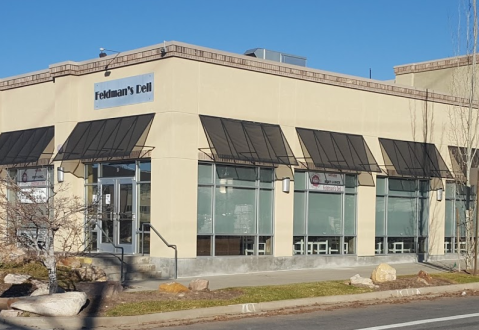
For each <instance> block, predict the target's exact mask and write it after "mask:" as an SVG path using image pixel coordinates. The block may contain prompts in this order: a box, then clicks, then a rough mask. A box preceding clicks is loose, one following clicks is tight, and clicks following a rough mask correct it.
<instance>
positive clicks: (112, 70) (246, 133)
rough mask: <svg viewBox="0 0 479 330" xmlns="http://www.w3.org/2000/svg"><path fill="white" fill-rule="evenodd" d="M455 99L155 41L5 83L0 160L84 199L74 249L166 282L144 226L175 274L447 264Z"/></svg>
mask: <svg viewBox="0 0 479 330" xmlns="http://www.w3.org/2000/svg"><path fill="white" fill-rule="evenodd" d="M465 104H466V100H464V99H462V98H460V97H454V96H451V95H449V94H447V93H445V92H431V91H429V90H425V89H419V88H415V87H408V86H403V85H399V84H394V83H386V82H380V81H375V80H368V79H363V78H358V77H352V76H345V75H340V74H336V73H331V72H325V71H321V70H316V69H311V68H307V67H302V66H296V65H290V64H286V63H279V62H273V61H268V60H263V59H259V58H252V57H250V56H244V55H238V54H232V53H226V52H222V51H217V50H213V49H207V48H203V47H198V46H194V45H189V44H184V43H180V42H167V43H164V44H160V45H155V46H151V47H147V48H143V49H137V50H133V51H129V52H124V53H120V54H117V55H113V56H106V57H100V58H97V59H93V60H89V61H84V62H64V63H58V64H52V65H51V66H50V67H49V68H48V69H47V70H43V71H39V72H34V73H30V74H25V75H22V76H17V77H10V78H5V79H2V80H0V114H1V116H0V131H1V135H0V141H2V139H3V141H4V143H3V145H1V146H0V165H2V166H3V168H4V170H5V171H7V172H8V171H10V172H12V173H13V172H14V173H15V174H14V175H16V177H17V179H18V180H19V181H22V180H23V174H24V173H25V174H26V179H25V182H34V181H35V179H33V175H32V173H33V172H32V171H35V170H37V169H40V171H44V172H45V173H48V178H49V180H50V182H51V183H52V184H54V185H56V184H58V181H59V180H58V179H60V181H64V183H63V184H65V183H66V184H68V185H69V193H71V194H75V195H78V196H84V198H85V202H86V203H89V204H95V205H97V207H98V212H96V214H93V215H92V214H87V215H85V219H83V220H82V221H84V224H85V239H86V241H85V246H84V247H83V248H86V249H88V250H91V251H92V252H118V250H117V249H115V248H114V247H113V245H112V244H111V242H113V243H114V244H115V245H116V246H121V247H123V249H124V251H125V252H126V253H129V254H141V253H142V252H146V253H149V255H150V257H151V259H152V260H153V261H154V262H155V263H156V264H157V266H158V267H159V268H160V269H161V270H162V271H163V274H164V275H165V276H171V274H172V272H173V271H174V270H173V269H174V266H173V262H174V258H173V256H174V252H173V251H172V249H170V248H168V247H167V246H166V245H165V244H164V242H163V241H162V240H161V239H160V238H159V237H158V235H156V234H155V232H154V231H153V230H150V225H151V226H152V227H153V228H154V229H155V230H156V231H157V232H158V233H160V234H161V236H162V237H163V238H164V239H165V240H166V241H167V242H168V243H170V244H174V245H176V246H177V249H178V262H179V263H178V275H179V276H195V275H206V274H227V273H242V272H251V271H266V270H277V269H299V268H315V267H325V266H331V265H357V264H372V263H378V262H380V261H389V262H393V261H411V260H417V259H418V258H419V259H420V260H424V259H425V258H447V257H448V254H450V253H453V252H456V249H457V247H459V244H457V243H458V242H459V241H460V240H461V237H460V236H457V235H456V233H457V230H456V226H458V225H457V222H455V220H453V219H452V218H450V217H449V218H447V215H446V213H447V212H450V214H454V211H451V207H453V208H454V207H459V206H456V204H457V205H461V200H460V198H458V201H456V198H455V196H456V195H455V194H452V195H451V194H450V189H446V186H447V183H449V186H451V182H454V180H455V175H454V170H453V167H452V165H453V164H452V160H451V155H450V151H449V150H450V147H457V146H458V145H457V143H456V142H455V141H454V140H453V139H451V134H449V133H448V132H449V130H450V129H451V128H450V125H449V124H450V115H451V111H453V110H452V109H454V108H457V107H460V106H464V105H465ZM29 175H30V176H29ZM42 181H45V180H42ZM30 186H35V185H34V184H31V185H30ZM449 186H448V187H449ZM452 186H454V185H453V184H452ZM454 187H455V186H454ZM444 189H446V195H447V197H446V196H445V197H442V191H443V190H444ZM451 189H453V188H451ZM451 196H452V197H451ZM446 205H449V206H448V207H446ZM143 223H145V224H147V225H142V224H143Z"/></svg>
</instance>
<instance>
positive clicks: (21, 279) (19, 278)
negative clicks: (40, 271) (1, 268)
mask: <svg viewBox="0 0 479 330" xmlns="http://www.w3.org/2000/svg"><path fill="white" fill-rule="evenodd" d="M30 277H31V276H30V275H26V274H7V276H5V277H4V279H3V282H4V283H7V284H22V283H25V282H26V281H28V279H29V278H30Z"/></svg>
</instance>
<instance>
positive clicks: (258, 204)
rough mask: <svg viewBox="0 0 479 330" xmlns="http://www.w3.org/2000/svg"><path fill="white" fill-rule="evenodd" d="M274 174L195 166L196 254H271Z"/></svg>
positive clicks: (251, 169)
mask: <svg viewBox="0 0 479 330" xmlns="http://www.w3.org/2000/svg"><path fill="white" fill-rule="evenodd" d="M273 186H274V172H273V169H270V168H259V167H241V166H232V165H217V164H202V163H200V164H198V201H197V202H198V204H197V205H198V206H197V232H198V240H197V255H198V256H211V255H215V256H232V255H235V256H238V255H265V254H272V237H273Z"/></svg>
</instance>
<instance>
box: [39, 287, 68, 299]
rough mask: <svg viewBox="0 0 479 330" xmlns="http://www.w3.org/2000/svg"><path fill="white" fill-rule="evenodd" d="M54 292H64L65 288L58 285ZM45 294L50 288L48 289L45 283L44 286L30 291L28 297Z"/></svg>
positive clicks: (48, 292)
mask: <svg viewBox="0 0 479 330" xmlns="http://www.w3.org/2000/svg"><path fill="white" fill-rule="evenodd" d="M56 293H65V290H64V289H63V288H62V287H60V286H58V287H57V292H56ZM46 294H50V290H48V285H46V286H45V287H42V288H38V289H36V290H35V291H33V292H32V294H31V295H30V297H36V296H43V295H46Z"/></svg>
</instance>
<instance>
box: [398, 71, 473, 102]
mask: <svg viewBox="0 0 479 330" xmlns="http://www.w3.org/2000/svg"><path fill="white" fill-rule="evenodd" d="M470 76H471V68H470V67H469V66H459V67H452V68H442V69H435V70H430V71H423V72H409V73H405V74H400V75H397V76H396V79H395V82H396V84H400V85H405V86H414V87H417V88H422V89H427V90H429V91H435V92H439V93H444V94H449V95H457V96H461V97H468V91H469V90H470V86H469V85H468V83H469V81H470V79H469V77H470Z"/></svg>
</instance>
